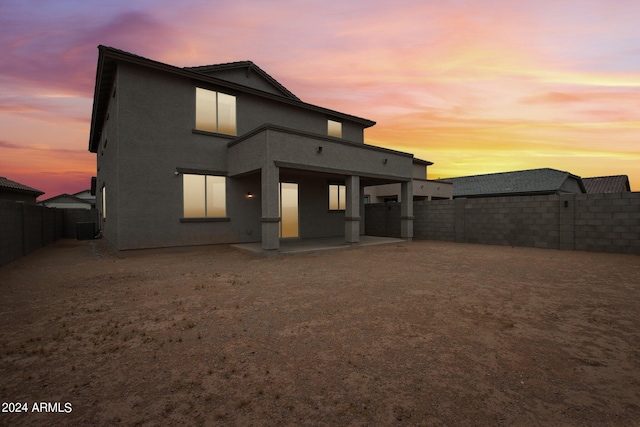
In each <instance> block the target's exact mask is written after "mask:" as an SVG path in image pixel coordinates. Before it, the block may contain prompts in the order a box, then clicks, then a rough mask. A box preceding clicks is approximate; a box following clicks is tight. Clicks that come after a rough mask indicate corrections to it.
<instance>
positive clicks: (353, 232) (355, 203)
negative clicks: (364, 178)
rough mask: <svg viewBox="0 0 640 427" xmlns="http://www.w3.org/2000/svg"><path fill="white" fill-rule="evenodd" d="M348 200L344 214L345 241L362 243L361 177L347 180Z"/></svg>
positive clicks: (350, 177)
mask: <svg viewBox="0 0 640 427" xmlns="http://www.w3.org/2000/svg"><path fill="white" fill-rule="evenodd" d="M345 184H346V189H347V200H346V202H347V203H346V206H345V212H344V239H345V241H346V242H347V243H358V242H360V177H359V176H357V175H351V176H348V177H347V179H346V180H345Z"/></svg>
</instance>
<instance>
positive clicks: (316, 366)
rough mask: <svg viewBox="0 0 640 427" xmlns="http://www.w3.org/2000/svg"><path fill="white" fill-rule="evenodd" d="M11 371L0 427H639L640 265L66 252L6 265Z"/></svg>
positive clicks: (441, 250) (4, 319)
mask: <svg viewBox="0 0 640 427" xmlns="http://www.w3.org/2000/svg"><path fill="white" fill-rule="evenodd" d="M0 354H1V363H0V375H1V378H2V383H1V385H0V390H1V392H0V395H1V397H2V402H3V403H2V405H3V407H2V411H3V412H2V413H0V424H2V425H12V426H13V425H117V424H119V423H120V424H122V425H216V426H217V425H221V426H222V425H224V426H250V425H254V426H263V425H267V426H280V425H289V426H344V425H353V426H405V425H406V426H408V425H421V426H537V425H539V426H638V425H640V257H638V256H629V255H611V254H597V253H585V252H565V251H556V250H538V249H529V248H511V247H496V246H482V245H467V244H454V243H444V242H424V241H418V242H413V243H403V244H393V245H387V246H375V247H368V248H360V249H357V250H343V251H335V252H330V253H323V254H319V255H298V256H290V257H282V258H277V259H265V258H261V257H256V256H254V255H250V254H246V253H244V252H240V251H239V250H237V249H234V248H231V247H227V246H218V247H204V248H190V249H181V250H160V251H157V250H156V251H138V252H130V253H127V254H126V256H124V257H123V256H122V255H116V254H114V253H111V252H110V251H108V250H107V249H106V247H105V245H104V242H102V241H94V242H77V241H70V240H66V241H61V242H58V243H56V244H54V245H52V246H49V247H47V248H44V249H41V250H39V251H37V252H35V253H33V254H31V255H29V256H27V257H25V258H23V259H21V260H18V261H17V262H14V263H11V264H9V265H5V266H3V267H0ZM42 402H44V405H42V406H41V403H42ZM16 403H20V405H15V404H16ZM25 403H26V409H27V412H26V413H24V412H23V413H15V412H13V413H9V412H6V411H9V410H14V411H15V410H17V407H19V408H21V409H25V405H24V404H25ZM34 404H35V410H34ZM38 410H42V411H44V412H38ZM47 411H48V412H47Z"/></svg>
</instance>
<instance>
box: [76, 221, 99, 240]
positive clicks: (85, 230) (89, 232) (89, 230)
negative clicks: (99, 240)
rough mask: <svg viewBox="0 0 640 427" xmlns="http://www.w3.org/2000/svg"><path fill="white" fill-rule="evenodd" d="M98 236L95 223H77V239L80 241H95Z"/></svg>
mask: <svg viewBox="0 0 640 427" xmlns="http://www.w3.org/2000/svg"><path fill="white" fill-rule="evenodd" d="M95 235H96V229H95V223H93V222H77V223H76V238H77V239H78V240H93V238H94V237H95Z"/></svg>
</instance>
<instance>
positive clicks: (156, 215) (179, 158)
mask: <svg viewBox="0 0 640 427" xmlns="http://www.w3.org/2000/svg"><path fill="white" fill-rule="evenodd" d="M98 49H99V57H98V66H97V73H96V84H95V93H94V101H93V114H92V119H91V134H90V140H89V151H91V152H93V153H96V155H97V170H98V171H97V181H96V190H97V197H96V205H97V207H98V209H99V211H100V216H101V228H102V233H103V236H104V237H105V238H106V239H108V240H109V242H110V243H111V244H112V245H113V246H114V247H115V248H116V249H119V250H125V249H136V248H152V247H168V246H181V245H199V244H215V243H243V242H262V248H263V249H264V250H265V251H277V249H278V248H279V245H280V240H281V239H305V238H317V237H329V236H344V238H345V241H346V242H347V243H358V242H359V238H360V235H361V234H363V233H364V221H363V218H362V215H363V214H364V192H363V189H364V187H365V186H371V185H380V184H390V183H399V184H400V186H401V191H402V193H403V194H406V195H407V196H408V197H402V218H401V222H402V224H401V227H402V237H403V238H406V239H410V238H411V237H412V233H413V216H412V215H413V207H412V203H411V200H412V197H411V196H410V195H411V194H412V185H413V183H412V168H413V155H412V154H409V153H404V152H399V151H394V150H389V149H384V148H380V147H375V146H371V145H367V144H365V143H364V130H365V129H366V128H368V127H370V126H373V125H374V124H375V123H374V122H372V121H370V120H367V119H363V118H360V117H356V116H352V115H349V114H345V113H341V112H338V111H333V110H330V109H327V108H322V107H318V106H316V105H311V104H308V103H305V102H303V101H301V100H300V99H299V98H298V97H297V96H295V95H294V94H292V93H291V92H290V91H289V90H287V89H286V88H285V87H283V86H282V85H281V84H280V83H278V82H277V81H276V80H274V79H273V78H272V77H271V76H269V75H268V74H267V73H266V72H264V71H263V70H262V69H260V68H259V67H258V66H256V65H255V64H254V63H252V62H250V61H244V62H235V63H229V64H221V65H211V66H202V67H191V68H180V67H175V66H172V65H169V64H165V63H161V62H157V61H153V60H150V59H146V58H143V57H140V56H137V55H133V54H130V53H127V52H124V51H121V50H118V49H114V48H110V47H105V46H99V47H98Z"/></svg>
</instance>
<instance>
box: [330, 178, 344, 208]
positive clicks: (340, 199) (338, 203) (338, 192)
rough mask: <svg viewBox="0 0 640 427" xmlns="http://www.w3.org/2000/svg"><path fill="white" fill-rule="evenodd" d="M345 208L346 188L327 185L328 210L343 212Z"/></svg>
mask: <svg viewBox="0 0 640 427" xmlns="http://www.w3.org/2000/svg"><path fill="white" fill-rule="evenodd" d="M346 206H347V188H346V187H345V186H344V185H338V184H330V185H329V210H330V211H343V210H345V208H346Z"/></svg>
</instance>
